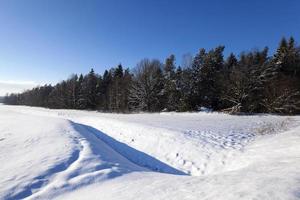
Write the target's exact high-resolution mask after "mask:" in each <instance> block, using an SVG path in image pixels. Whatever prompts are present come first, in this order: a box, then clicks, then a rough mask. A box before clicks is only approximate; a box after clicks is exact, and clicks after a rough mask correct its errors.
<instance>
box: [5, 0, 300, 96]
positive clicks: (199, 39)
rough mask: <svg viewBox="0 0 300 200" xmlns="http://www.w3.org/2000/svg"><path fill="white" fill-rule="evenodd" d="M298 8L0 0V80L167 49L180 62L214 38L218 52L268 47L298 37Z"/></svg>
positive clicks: (170, 0) (156, 0)
mask: <svg viewBox="0 0 300 200" xmlns="http://www.w3.org/2000/svg"><path fill="white" fill-rule="evenodd" d="M299 10H300V1H298V0H289V1H287V0H273V1H271V0H265V1H262V0H251V1H249V0H248V1H241V0H226V1H224V0H210V1H201V0H198V1H197V0H97V1H96V0H26V1H25V0H1V1H0V25H1V28H0V30H1V31H0V87H2V91H4V90H6V89H5V85H7V84H16V85H18V84H21V85H27V86H28V87H31V86H32V85H34V84H40V83H48V82H50V83H55V82H57V81H60V80H62V79H65V78H67V77H68V76H69V75H70V74H72V73H86V72H88V71H89V69H90V68H91V67H93V68H94V69H95V70H96V71H97V72H100V73H102V72H103V71H104V69H107V68H110V67H113V66H116V65H117V64H119V63H122V64H123V65H124V66H125V67H134V66H135V64H136V63H137V62H138V61H139V60H141V59H142V58H145V57H148V58H159V59H161V60H164V59H165V57H166V56H168V55H170V54H172V53H173V54H175V55H176V57H177V63H178V64H180V60H181V57H182V55H183V54H186V53H192V54H195V53H196V52H197V51H198V49H199V48H201V47H204V48H207V49H209V48H213V47H215V46H217V45H219V44H223V45H225V47H226V49H225V54H226V55H227V54H228V53H230V52H235V53H239V52H240V51H242V50H251V49H252V48H262V47H264V46H265V45H267V46H269V47H270V50H271V52H272V51H274V49H275V48H276V47H277V45H278V42H279V40H280V38H281V37H282V36H287V37H289V36H291V35H292V36H294V37H295V39H296V41H300V38H299V37H300V13H299ZM7 90H9V91H12V89H11V87H10V89H7ZM9 91H8V92H9ZM2 93H3V92H2ZM0 95H1V90H0Z"/></svg>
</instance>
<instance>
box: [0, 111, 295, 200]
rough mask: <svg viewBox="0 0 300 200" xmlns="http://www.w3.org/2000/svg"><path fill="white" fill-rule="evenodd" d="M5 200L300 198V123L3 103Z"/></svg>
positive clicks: (0, 148) (0, 146)
mask: <svg viewBox="0 0 300 200" xmlns="http://www.w3.org/2000/svg"><path fill="white" fill-rule="evenodd" d="M0 163H1V164H0V199H72V200H73V199H80V200H82V199H101V200H102V199H105V200H110V199H112V200H115V199H120V200H121V199H122V200H124V199H125V200H126V199H130V200H131V199H143V200H144V199H155V200H156V199H164V200H165V199H175V200H177V199H178V200H182V199H195V200H198V199H213V200H218V199H221V200H223V199H224V200H226V199H228V200H235V199H247V200H248V199H253V200H254V199H257V200H258V199H270V200H274V199H284V200H293V199H300V116H293V117H291V116H276V115H253V116H232V115H227V114H221V113H155V114H147V113H141V114H104V113H99V112H94V111H75V110H51V109H44V108H34V107H25V106H5V105H0Z"/></svg>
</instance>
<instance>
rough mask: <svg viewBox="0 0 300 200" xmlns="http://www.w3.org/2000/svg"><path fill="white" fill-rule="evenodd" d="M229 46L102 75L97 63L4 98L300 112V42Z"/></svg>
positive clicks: (104, 106)
mask: <svg viewBox="0 0 300 200" xmlns="http://www.w3.org/2000/svg"><path fill="white" fill-rule="evenodd" d="M223 51H224V46H218V47H216V48H214V49H211V50H209V51H207V50H205V49H203V48H202V49H200V50H199V52H198V53H197V54H196V55H195V56H194V57H186V58H185V59H184V61H185V62H184V64H183V66H176V64H175V56H174V55H171V56H169V57H168V58H167V59H166V60H165V62H164V63H162V62H161V61H159V60H156V59H152V60H150V59H143V60H141V61H140V62H139V63H138V64H137V65H136V67H135V68H133V69H131V70H130V69H128V68H127V69H124V68H123V66H122V65H121V64H120V65H118V66H117V67H115V68H111V69H110V70H106V71H105V72H104V73H103V74H102V75H100V74H97V73H95V72H94V70H93V69H91V71H90V72H89V73H88V74H86V75H82V74H80V75H77V74H75V75H72V76H71V77H70V78H68V79H67V80H64V81H62V82H60V83H58V84H56V85H54V86H52V85H44V86H39V87H36V88H33V89H31V90H27V91H25V92H23V93H20V94H10V95H7V96H6V97H5V98H4V103H5V104H10V105H28V106H40V107H47V108H58V109H89V110H100V111H103V112H133V111H134V112H135V111H147V112H158V111H179V112H181V111H195V110H199V109H211V110H217V111H224V112H229V113H241V112H243V113H281V114H299V113H300V47H299V46H297V45H296V43H295V40H294V39H293V38H292V37H291V38H289V39H288V40H287V39H285V38H283V39H282V40H281V41H280V44H279V47H278V48H277V51H276V52H275V53H274V55H272V56H269V55H268V48H267V47H265V48H264V49H262V50H252V51H250V52H242V53H241V54H239V56H236V55H234V54H233V53H231V54H230V55H229V56H228V57H227V58H226V59H225V58H224V56H223Z"/></svg>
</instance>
